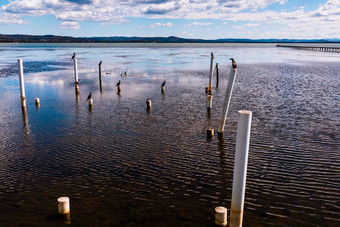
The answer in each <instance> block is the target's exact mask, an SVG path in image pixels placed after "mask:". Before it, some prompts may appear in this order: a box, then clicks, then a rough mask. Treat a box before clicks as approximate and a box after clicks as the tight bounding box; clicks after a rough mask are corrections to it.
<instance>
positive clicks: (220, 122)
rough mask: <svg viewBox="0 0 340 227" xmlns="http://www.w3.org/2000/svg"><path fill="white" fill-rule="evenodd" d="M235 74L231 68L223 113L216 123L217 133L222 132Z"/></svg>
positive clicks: (235, 71)
mask: <svg viewBox="0 0 340 227" xmlns="http://www.w3.org/2000/svg"><path fill="white" fill-rule="evenodd" d="M236 73H237V70H236V69H235V70H234V69H233V68H231V71H230V78H229V81H228V85H227V93H226V95H225V100H224V105H223V112H222V115H221V119H220V120H219V122H218V129H217V132H218V133H223V132H224V127H225V122H226V120H227V114H228V109H229V104H230V99H231V94H232V92H233V86H234V81H235V78H236Z"/></svg>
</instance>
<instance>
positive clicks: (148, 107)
mask: <svg viewBox="0 0 340 227" xmlns="http://www.w3.org/2000/svg"><path fill="white" fill-rule="evenodd" d="M146 108H147V109H148V110H150V109H151V100H150V99H147V100H146Z"/></svg>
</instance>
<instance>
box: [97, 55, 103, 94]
mask: <svg viewBox="0 0 340 227" xmlns="http://www.w3.org/2000/svg"><path fill="white" fill-rule="evenodd" d="M98 66H99V89H100V92H103V89H102V61H100V62H99V64H98Z"/></svg>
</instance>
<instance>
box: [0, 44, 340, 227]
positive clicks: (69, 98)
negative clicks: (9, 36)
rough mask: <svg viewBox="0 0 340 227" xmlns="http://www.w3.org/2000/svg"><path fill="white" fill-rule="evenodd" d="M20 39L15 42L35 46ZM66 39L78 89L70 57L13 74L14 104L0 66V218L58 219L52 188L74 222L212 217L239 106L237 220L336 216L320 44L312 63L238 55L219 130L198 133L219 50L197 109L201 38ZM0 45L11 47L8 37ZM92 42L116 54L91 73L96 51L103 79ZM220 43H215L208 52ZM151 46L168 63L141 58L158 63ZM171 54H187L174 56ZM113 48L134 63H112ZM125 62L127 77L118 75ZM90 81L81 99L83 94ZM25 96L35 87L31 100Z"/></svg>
mask: <svg viewBox="0 0 340 227" xmlns="http://www.w3.org/2000/svg"><path fill="white" fill-rule="evenodd" d="M21 48H23V47H21ZM30 48H31V50H27V48H24V49H25V50H26V52H25V53H22V54H23V55H26V56H29V55H30V53H31V54H32V53H35V52H41V53H40V54H42V55H41V56H44V54H45V52H46V50H45V49H44V48H45V47H44V48H37V49H36V47H30ZM46 48H48V49H50V48H51V47H46ZM54 48H55V49H54V50H53V51H50V52H51V53H49V54H47V55H46V57H47V58H51V57H52V56H53V53H54V54H55V55H56V58H60V59H61V58H64V57H66V56H68V51H69V50H68V49H67V48H58V47H54ZM77 48H79V51H77V52H80V53H81V54H84V57H82V58H80V59H79V63H80V64H82V65H81V66H80V67H79V68H80V71H79V77H80V78H81V79H82V80H81V82H80V85H79V93H78V94H77V93H76V92H75V87H74V78H73V70H72V65H71V66H70V69H64V70H55V71H48V72H38V73H32V74H26V77H25V81H26V84H25V87H26V96H27V108H26V109H22V110H20V108H21V107H20V98H19V87H18V79H17V76H15V77H12V76H9V77H6V78H1V79H0V85H1V87H2V89H0V95H1V97H3V98H2V99H0V106H1V107H2V108H0V126H1V130H0V136H1V138H2V139H1V140H0V159H1V161H0V200H1V201H2V203H0V222H1V223H5V224H7V223H10V224H12V225H25V226H26V225H53V224H58V221H57V220H55V219H53V217H54V216H55V213H56V212H57V204H56V203H55V200H56V198H58V197H60V196H64V195H66V196H69V197H70V199H71V212H72V224H74V225H99V226H108V225H111V226H127V225H132V226H134V225H138V226H157V225H162V226H174V225H178V226H212V225H213V223H214V208H215V207H216V206H219V205H221V206H225V207H227V208H229V207H230V198H231V190H232V175H233V160H234V150H235V139H236V127H237V111H238V110H240V109H249V110H252V111H253V122H252V134H251V141H250V149H249V163H248V176H247V188H246V200H245V213H244V217H243V223H244V226H280V225H287V226H311V225H325V226H336V225H337V224H338V223H339V221H340V219H339V217H338V213H339V202H338V197H339V189H340V185H339V183H338V173H339V171H340V168H339V150H340V144H339V142H338V141H340V138H339V134H340V133H339V128H340V125H339V122H340V116H339V114H338V110H339V109H340V102H339V95H340V94H339V89H338V88H339V87H340V84H339V83H340V82H339V81H340V78H339V77H340V74H339V72H340V63H339V62H335V61H334V62H327V61H326V60H325V59H330V58H328V56H327V55H324V53H319V56H318V57H317V58H319V59H324V61H323V62H320V63H319V62H315V61H309V60H308V57H306V58H307V59H304V60H301V59H300V60H299V61H300V63H303V64H296V63H297V62H296V61H295V62H293V63H292V64H290V63H289V62H290V60H288V61H287V62H288V63H284V64H283V63H277V62H276V59H275V58H274V60H273V62H267V63H263V64H257V63H251V62H248V64H242V63H239V64H238V67H239V71H238V75H237V78H236V81H235V86H234V91H233V97H232V99H231V104H230V109H229V113H228V118H227V123H226V128H225V133H224V135H217V133H216V134H215V138H214V139H213V140H210V141H207V139H206V130H207V128H208V127H209V126H212V127H213V128H214V129H215V131H216V129H217V125H218V119H219V117H220V115H221V111H222V104H223V101H224V96H225V90H226V84H227V73H228V72H229V70H230V68H229V67H230V65H229V63H228V64H222V63H219V72H220V80H219V89H218V90H215V89H213V106H212V107H213V108H212V110H211V112H210V113H209V112H207V106H206V103H207V96H206V94H205V92H204V87H206V86H207V84H208V81H209V79H208V74H209V73H208V70H209V64H210V58H209V53H210V52H211V50H210V49H209V48H207V47H204V48H205V49H204V48H196V49H192V48H184V47H182V48H180V49H173V48H161V49H160V48H156V50H154V49H155V48H151V47H147V48H139V49H138V51H136V50H135V49H133V48H132V49H131V48H125V49H124V48H122V47H115V48H102V47H98V48H97V47H95V48H92V49H89V48H87V49H86V50H85V48H80V47H77ZM232 48H233V51H234V53H242V52H246V51H247V53H250V54H252V53H253V54H254V50H245V49H244V48H243V47H242V48H239V47H232ZM240 49H242V50H240ZM269 49H270V48H269ZM274 49H275V48H274ZM6 51H8V53H11V51H14V53H11V55H10V56H12V58H16V57H17V56H15V55H16V54H17V50H16V49H15V50H11V49H8V50H6ZM99 51H103V52H104V55H103V56H111V57H112V56H118V55H120V56H123V55H124V56H125V57H124V59H125V60H122V59H121V60H119V61H117V64H115V65H110V66H109V65H108V64H107V65H106V66H105V67H106V69H105V70H107V71H110V72H112V73H111V74H106V73H104V71H105V70H104V65H105V61H104V60H103V74H102V90H103V92H101V89H100V85H99V83H98V72H97V71H96V68H97V63H98V61H97V59H92V57H93V56H95V54H96V53H97V52H99ZM285 51H289V50H285ZM69 52H71V53H73V50H72V51H69ZM155 52H157V53H155ZM201 52H202V54H204V53H203V52H205V53H208V54H207V55H208V57H205V58H204V59H203V58H202V59H199V60H197V61H198V62H200V64H201V62H203V61H204V62H205V63H204V65H203V64H201V65H200V66H198V67H197V69H196V68H195V64H192V63H193V62H195V61H196V60H193V61H189V60H188V59H189V58H190V57H192V56H196V54H197V56H199V55H200V54H198V53H201ZM222 52H223V50H219V49H217V48H216V53H215V49H214V55H215V56H216V58H217V57H218V56H219V55H218V54H217V53H222ZM263 53H267V54H268V53H269V50H268V47H266V50H263ZM295 53H297V52H295V50H292V52H291V53H288V54H287V55H284V54H282V53H280V54H282V57H281V60H283V59H285V58H293V59H294V58H295V57H292V56H293V55H294V54H295ZM299 53H300V54H301V55H302V54H303V53H304V52H299ZM81 54H79V55H81ZM310 54H315V55H316V53H310ZM79 55H78V56H79ZM148 55H150V56H148ZM163 55H166V56H167V58H168V57H176V58H177V57H178V58H177V59H172V61H169V62H175V64H172V63H170V64H169V65H167V64H165V63H164V64H162V63H159V62H158V63H157V61H152V62H151V63H150V62H148V60H145V59H144V62H143V59H142V58H143V56H148V58H150V59H154V60H161V61H163V62H164V57H162V56H163ZM184 55H188V56H189V57H188V58H184V59H183V61H181V57H183V56H184ZM260 55H261V54H260ZM273 55H276V53H274V54H273ZM32 56H33V55H32ZM101 57H102V56H101ZM136 57H137V58H138V59H135V58H136ZM108 58H109V57H108ZM108 58H107V59H108ZM129 58H130V59H129ZM131 58H133V59H131ZM198 58H200V57H198ZM250 58H251V59H253V60H254V59H255V58H256V57H254V56H248V59H250ZM296 58H298V57H296ZM239 59H240V61H242V60H243V59H242V58H239ZM241 59H242V60H241ZM268 59H269V57H268ZM33 60H37V59H33ZM47 60H48V59H47ZM55 60H56V61H59V59H55ZM126 60H130V61H132V62H133V63H132V65H134V66H137V67H136V68H133V67H131V65H127V64H125V65H123V64H118V63H122V62H123V61H126ZM187 60H188V61H187ZM295 60H296V59H295ZM92 61H93V62H94V64H93V65H94V67H93V69H92V65H91V62H92ZM81 62H83V63H81ZM85 62H86V64H85ZM186 62H190V63H186ZM182 63H183V64H182ZM154 64H156V65H157V64H160V65H158V66H157V67H156V68H153V66H154ZM176 64H181V66H183V65H184V67H183V68H182V67H180V66H177V65H176ZM138 65H139V66H138ZM187 66H188V67H187ZM125 67H126V68H127V67H128V68H129V71H128V74H127V75H128V76H126V77H121V76H120V73H121V72H123V71H124V70H123V68H125ZM159 68H162V69H163V70H159ZM191 68H195V69H194V70H192V69H191ZM164 79H166V81H167V84H166V92H165V93H164V94H162V93H161V91H160V85H161V83H162V82H163V80H164ZM118 80H121V82H122V92H121V94H120V95H118V94H117V93H116V91H117V90H116V89H117V88H116V86H115V85H116V83H117V81H118ZM89 92H92V94H93V96H92V97H93V99H94V105H93V107H92V110H90V109H89V105H88V103H87V102H86V101H85V100H86V97H87V95H88V94H89ZM35 96H37V97H40V98H41V100H42V102H41V103H42V105H41V106H40V108H39V111H37V110H36V108H35V104H34V97H35ZM148 98H149V99H151V100H152V109H151V110H150V111H147V109H146V103H145V101H146V99H148ZM21 120H22V122H21Z"/></svg>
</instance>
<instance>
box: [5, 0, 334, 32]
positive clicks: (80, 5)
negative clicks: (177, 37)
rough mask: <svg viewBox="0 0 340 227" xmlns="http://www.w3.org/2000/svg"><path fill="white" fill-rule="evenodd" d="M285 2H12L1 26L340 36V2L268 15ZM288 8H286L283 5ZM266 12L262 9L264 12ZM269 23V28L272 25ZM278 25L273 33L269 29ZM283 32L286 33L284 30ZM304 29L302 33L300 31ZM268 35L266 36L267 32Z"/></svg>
mask: <svg viewBox="0 0 340 227" xmlns="http://www.w3.org/2000/svg"><path fill="white" fill-rule="evenodd" d="M286 2H287V0H253V1H249V0H224V1H222V0H210V1H204V0H11V1H10V2H9V3H8V4H7V5H3V6H2V7H1V11H0V23H2V24H15V23H16V24H23V23H27V22H26V21H24V20H23V19H22V16H41V15H54V16H55V18H56V19H58V20H60V21H61V24H60V26H61V27H68V28H73V29H77V28H78V29H79V24H77V25H75V24H74V25H73V26H72V25H71V24H67V23H66V24H65V23H64V22H75V23H76V22H80V21H94V22H99V23H100V24H120V23H123V22H128V18H131V17H133V18H141V17H143V18H149V19H164V20H166V19H190V20H196V21H195V22H194V23H192V24H190V25H191V26H204V25H210V24H209V23H206V22H202V20H206V19H214V20H221V21H223V24H228V25H229V24H231V25H232V24H233V22H244V23H245V25H244V26H242V27H234V28H235V29H247V28H248V29H250V28H252V27H258V28H261V29H262V28H263V26H266V25H267V26H268V28H267V29H268V32H269V33H270V32H271V34H272V35H273V36H274V35H276V34H280V35H285V34H288V33H290V34H291V36H295V37H311V36H319V37H329V36H331V37H340V23H339V22H338V21H340V1H339V0H328V1H326V2H325V3H323V4H321V5H320V6H319V7H318V8H317V9H316V10H313V11H305V9H304V8H298V9H296V10H293V11H288V10H286V11H281V12H279V11H270V10H266V7H267V6H269V5H271V4H285V3H286ZM280 7H284V6H280ZM260 9H262V10H260ZM269 25H270V26H269ZM171 26H172V23H163V24H162V23H155V24H153V25H151V26H150V27H152V28H156V27H171ZM273 26H276V27H277V29H276V31H274V30H273V29H272V31H270V30H269V27H273ZM283 28H285V29H289V30H286V33H284V32H283ZM301 31H303V32H301ZM263 34H264V33H263ZM259 35H262V34H259Z"/></svg>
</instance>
